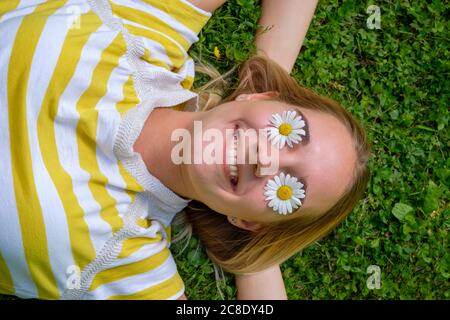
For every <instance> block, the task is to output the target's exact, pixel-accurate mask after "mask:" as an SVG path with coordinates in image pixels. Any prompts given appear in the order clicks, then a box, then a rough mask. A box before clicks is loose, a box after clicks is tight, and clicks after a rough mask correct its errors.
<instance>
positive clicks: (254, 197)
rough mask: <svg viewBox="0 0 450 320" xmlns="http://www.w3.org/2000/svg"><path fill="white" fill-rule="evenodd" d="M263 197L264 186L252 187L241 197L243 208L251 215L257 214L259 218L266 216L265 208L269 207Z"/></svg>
mask: <svg viewBox="0 0 450 320" xmlns="http://www.w3.org/2000/svg"><path fill="white" fill-rule="evenodd" d="M264 199H265V196H264V187H262V186H257V187H255V188H252V190H251V191H250V192H248V193H247V194H245V196H244V197H243V199H242V203H243V206H245V208H243V209H244V210H246V212H248V215H249V216H251V217H255V216H258V217H259V218H263V217H264V216H267V211H268V210H267V209H270V208H269V207H268V206H267V202H266V201H265V200H264Z"/></svg>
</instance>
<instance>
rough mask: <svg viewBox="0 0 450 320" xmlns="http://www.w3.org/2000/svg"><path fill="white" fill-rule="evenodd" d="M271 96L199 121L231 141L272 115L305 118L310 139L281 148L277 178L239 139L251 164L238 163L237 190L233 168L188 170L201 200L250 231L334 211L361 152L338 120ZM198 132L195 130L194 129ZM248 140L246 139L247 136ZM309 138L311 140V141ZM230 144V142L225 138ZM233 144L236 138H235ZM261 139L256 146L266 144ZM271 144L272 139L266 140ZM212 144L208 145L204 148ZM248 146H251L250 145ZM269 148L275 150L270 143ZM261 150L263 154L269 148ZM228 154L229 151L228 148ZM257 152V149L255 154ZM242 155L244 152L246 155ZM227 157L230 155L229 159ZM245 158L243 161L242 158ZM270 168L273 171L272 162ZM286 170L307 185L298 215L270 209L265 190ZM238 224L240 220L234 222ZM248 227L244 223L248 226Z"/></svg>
mask: <svg viewBox="0 0 450 320" xmlns="http://www.w3.org/2000/svg"><path fill="white" fill-rule="evenodd" d="M270 98H271V93H260V94H250V95H241V96H239V97H238V98H237V99H236V100H235V101H232V102H228V103H224V104H222V105H219V106H217V107H215V108H213V109H211V110H210V111H207V112H203V113H199V117H198V119H197V120H200V121H201V123H202V130H203V132H205V131H206V130H207V129H210V128H214V129H218V130H219V131H220V132H222V134H223V137H226V133H227V131H226V130H227V129H228V132H233V131H231V130H234V129H235V128H236V127H239V128H240V129H244V130H248V129H251V130H255V132H259V130H260V129H263V130H264V129H265V128H268V127H269V126H270V119H271V116H272V114H275V113H278V114H280V115H281V114H282V113H283V111H289V110H294V111H297V115H301V116H302V118H303V120H305V122H306V124H307V126H306V128H304V129H305V130H306V131H307V136H309V139H307V138H306V137H303V140H302V141H301V142H299V143H298V144H294V145H293V148H289V147H288V146H287V144H286V145H285V146H284V147H283V148H281V149H280V150H279V157H278V159H272V161H276V160H278V169H277V170H276V172H273V174H269V175H262V174H261V168H262V167H263V165H262V164H261V163H260V162H258V163H248V162H249V159H248V152H249V149H251V148H248V146H247V148H243V147H242V146H244V143H245V142H243V141H242V140H239V139H238V146H240V148H239V147H238V152H244V151H243V150H246V151H245V152H247V158H246V163H245V164H238V183H237V185H236V186H234V187H233V184H232V182H231V181H230V178H231V177H230V167H229V165H228V164H222V163H220V164H217V163H214V164H206V163H204V161H202V163H200V164H192V165H186V166H185V169H184V170H185V174H186V176H187V177H188V179H189V180H190V184H191V185H192V186H193V188H194V190H193V191H194V194H195V195H196V198H195V199H196V200H198V201H200V202H203V203H204V204H206V205H207V206H208V207H210V208H211V209H213V210H215V211H217V212H219V213H222V214H225V215H227V216H228V217H229V218H230V217H237V218H239V219H238V221H239V223H241V225H238V226H240V227H244V228H245V229H257V228H258V227H259V226H260V225H261V224H265V223H270V222H274V221H280V220H286V219H291V218H294V217H297V216H298V215H302V214H308V215H320V214H321V213H324V212H325V211H327V210H328V209H329V208H331V207H332V206H333V205H334V204H335V203H336V202H337V201H338V200H339V198H340V197H341V195H342V193H343V192H344V190H345V188H346V186H347V185H348V184H349V183H350V181H351V179H352V175H353V169H354V166H355V159H356V152H355V150H354V143H353V141H352V139H351V137H350V134H349V133H348V131H347V129H346V128H345V127H344V125H343V124H341V123H340V122H339V121H338V120H337V119H336V118H334V117H333V116H331V115H329V114H326V113H322V112H317V111H313V110H310V109H305V108H302V107H301V106H299V107H296V106H291V105H288V104H286V103H283V102H279V101H274V100H269V99H270ZM190 129H192V130H193V128H190ZM241 137H242V136H241ZM308 140H309V142H308ZM224 141H226V139H224ZM230 141H232V140H230ZM262 141H263V140H258V141H257V142H256V143H257V144H259V143H262ZM266 142H267V141H266ZM208 144H210V142H208V141H206V142H205V141H204V142H203V148H206V146H207V145H208ZM247 144H248V142H247ZM266 145H267V146H268V147H270V142H267V143H266ZM260 146H261V145H259V146H258V152H262V151H260V150H263V149H262V148H260ZM223 150H227V146H226V145H225V146H224V149H223ZM250 152H251V151H250ZM241 155H242V154H241ZM225 158H226V156H224V160H225ZM242 159H243V158H242ZM264 167H266V168H268V166H267V163H265V164H264ZM280 172H284V173H286V174H290V175H291V176H294V177H297V178H298V179H299V181H300V182H302V183H303V184H304V185H305V187H304V189H305V198H304V199H302V206H301V208H300V209H297V211H295V209H294V211H293V213H292V214H288V215H281V214H278V213H277V212H275V211H273V209H272V208H270V207H268V206H267V202H266V201H265V198H266V196H264V191H265V190H264V187H265V186H266V183H267V181H268V180H269V179H273V178H274V176H275V175H279V174H280ZM233 223H234V224H236V223H235V222H233ZM242 223H244V225H242Z"/></svg>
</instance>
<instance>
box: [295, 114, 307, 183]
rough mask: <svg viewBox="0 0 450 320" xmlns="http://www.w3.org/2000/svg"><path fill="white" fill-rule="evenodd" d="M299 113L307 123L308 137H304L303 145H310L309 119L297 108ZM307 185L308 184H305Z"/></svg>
mask: <svg viewBox="0 0 450 320" xmlns="http://www.w3.org/2000/svg"><path fill="white" fill-rule="evenodd" d="M296 109H297V112H298V113H299V114H300V116H301V117H302V120H303V121H305V131H306V135H305V136H304V138H302V143H303V144H304V145H308V144H309V141H310V137H309V122H308V119H306V117H305V115H304V114H303V112H301V111H300V108H298V107H296ZM305 185H306V184H305Z"/></svg>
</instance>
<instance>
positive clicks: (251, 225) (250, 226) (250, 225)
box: [228, 216, 262, 232]
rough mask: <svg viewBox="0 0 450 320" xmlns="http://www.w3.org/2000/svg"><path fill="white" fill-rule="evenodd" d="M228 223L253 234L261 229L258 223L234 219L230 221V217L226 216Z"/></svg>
mask: <svg viewBox="0 0 450 320" xmlns="http://www.w3.org/2000/svg"><path fill="white" fill-rule="evenodd" d="M228 222H229V223H231V224H232V225H234V226H236V227H238V228H241V229H244V230H248V231H253V232H255V231H258V230H259V229H261V228H262V224H260V223H258V222H253V221H248V220H244V219H240V218H235V219H234V220H232V219H231V217H230V216H228Z"/></svg>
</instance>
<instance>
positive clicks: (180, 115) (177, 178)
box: [134, 107, 197, 199]
mask: <svg viewBox="0 0 450 320" xmlns="http://www.w3.org/2000/svg"><path fill="white" fill-rule="evenodd" d="M196 118H197V114H196V113H195V112H183V111H176V110H172V109H171V108H167V107H160V108H155V109H154V110H153V111H152V112H151V113H150V116H149V117H148V118H147V120H146V122H145V124H144V127H143V128H142V131H141V134H140V135H139V137H138V138H137V140H136V142H135V144H134V151H135V152H139V153H140V154H141V157H142V160H143V161H144V163H145V165H146V167H147V170H148V171H149V172H150V173H151V174H152V175H153V176H155V177H156V178H158V179H159V180H160V181H161V182H162V183H163V184H164V185H165V186H166V187H168V188H169V189H171V190H172V191H173V192H175V193H176V194H178V195H179V196H181V197H184V198H188V199H193V198H194V197H195V195H194V194H192V193H191V192H192V190H194V189H193V188H192V186H191V185H190V181H189V179H188V177H186V174H185V170H184V166H186V164H179V165H177V164H174V163H173V161H172V159H171V151H172V148H173V147H174V146H175V145H176V144H177V143H178V141H171V135H172V132H173V131H174V130H175V129H180V128H184V129H186V130H189V126H190V125H192V123H193V121H194V120H195V119H196Z"/></svg>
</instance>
